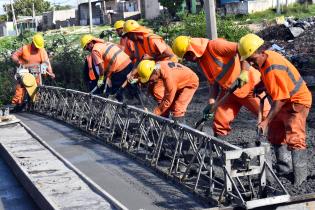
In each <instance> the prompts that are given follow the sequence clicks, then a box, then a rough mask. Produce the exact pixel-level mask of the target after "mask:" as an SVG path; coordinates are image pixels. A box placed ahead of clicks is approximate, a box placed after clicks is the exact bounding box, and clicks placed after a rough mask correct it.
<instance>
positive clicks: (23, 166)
mask: <svg viewBox="0 0 315 210" xmlns="http://www.w3.org/2000/svg"><path fill="white" fill-rule="evenodd" d="M0 133H1V135H0V152H1V156H2V157H3V158H4V160H5V161H6V162H7V163H8V165H10V167H11V168H12V170H13V171H14V174H16V176H17V177H18V179H19V180H20V181H21V182H22V183H23V186H24V187H25V189H26V190H27V191H28V193H30V195H32V198H33V200H34V202H36V203H37V204H38V206H39V207H40V208H41V209H100V210H106V209H108V210H109V209H116V208H115V207H114V206H112V205H111V204H110V203H109V202H108V201H107V199H106V198H105V197H102V196H101V195H99V194H98V193H96V192H95V191H94V188H93V189H92V187H91V183H87V182H86V181H85V180H83V179H82V178H81V176H79V175H78V174H77V172H76V171H74V168H73V167H70V166H69V164H68V163H67V164H66V163H65V162H64V161H62V160H61V159H60V158H59V157H57V156H56V155H57V154H56V153H53V152H52V151H51V150H50V149H48V148H47V147H46V146H44V145H43V144H42V143H41V142H40V141H39V140H38V139H36V138H34V137H33V136H31V135H30V133H29V132H28V131H27V130H26V129H25V128H24V127H23V126H22V125H21V124H20V123H13V124H10V125H6V126H1V127H0ZM4 179H5V180H4V181H6V178H4ZM25 209H27V208H25Z"/></svg>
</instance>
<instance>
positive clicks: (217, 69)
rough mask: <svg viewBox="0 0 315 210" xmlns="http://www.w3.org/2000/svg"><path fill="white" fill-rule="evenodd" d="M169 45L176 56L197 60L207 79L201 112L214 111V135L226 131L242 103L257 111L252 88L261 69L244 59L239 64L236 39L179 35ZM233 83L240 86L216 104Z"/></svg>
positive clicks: (254, 111)
mask: <svg viewBox="0 0 315 210" xmlns="http://www.w3.org/2000/svg"><path fill="white" fill-rule="evenodd" d="M172 48H173V51H174V52H175V54H176V55H177V56H179V57H181V58H184V59H186V60H187V61H191V62H197V63H198V64H199V66H200V67H201V68H202V70H203V73H204V75H205V76H206V78H207V79H208V81H209V83H210V98H209V101H208V103H207V105H206V107H205V108H204V110H203V116H204V118H211V117H212V113H213V112H214V122H213V131H214V134H215V136H218V137H220V138H224V136H226V135H228V134H229V132H230V131H231V122H232V121H233V120H234V119H235V117H236V116H237V114H238V113H239V111H240V109H241V107H242V106H245V107H246V108H247V109H248V110H249V111H251V112H252V113H253V114H254V115H256V116H257V115H258V112H259V99H257V98H255V97H254V95H253V90H254V87H255V85H256V84H258V83H259V81H260V73H259V72H258V71H253V70H251V69H250V66H249V65H248V63H245V62H243V63H242V67H241V62H240V58H239V55H238V50H237V43H234V42H229V41H226V40H224V39H215V40H209V39H205V38H191V37H188V36H179V37H177V38H176V39H175V40H174V42H173V46H172ZM249 70H250V71H249ZM234 85H238V86H239V87H240V88H238V89H237V90H236V91H234V92H233V93H232V94H230V95H229V96H227V98H226V99H225V100H224V101H221V104H216V105H215V103H216V102H217V101H220V100H219V99H221V98H222V97H223V96H224V95H225V94H226V93H227V92H228V90H229V88H232V86H234ZM219 88H220V89H221V92H220V93H219ZM216 99H218V100H216ZM265 104H266V105H265V107H264V112H265V114H266V113H267V112H268V110H269V104H268V103H265ZM217 105H218V108H217V109H216V110H213V107H214V106H217Z"/></svg>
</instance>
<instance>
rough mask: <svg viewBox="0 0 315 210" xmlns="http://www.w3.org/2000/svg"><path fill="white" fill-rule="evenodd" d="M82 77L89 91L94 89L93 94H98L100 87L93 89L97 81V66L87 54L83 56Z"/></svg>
mask: <svg viewBox="0 0 315 210" xmlns="http://www.w3.org/2000/svg"><path fill="white" fill-rule="evenodd" d="M83 78H84V81H85V83H86V85H87V87H88V89H89V91H92V90H94V92H93V93H94V94H100V93H101V92H102V90H101V89H96V90H95V89H94V88H95V87H96V86H97V81H98V78H99V69H98V66H97V65H95V64H94V63H93V59H92V55H91V54H89V55H87V56H86V58H85V64H84V69H83Z"/></svg>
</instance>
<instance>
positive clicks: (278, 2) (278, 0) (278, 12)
mask: <svg viewBox="0 0 315 210" xmlns="http://www.w3.org/2000/svg"><path fill="white" fill-rule="evenodd" d="M277 14H278V15H280V14H281V9H280V0H277Z"/></svg>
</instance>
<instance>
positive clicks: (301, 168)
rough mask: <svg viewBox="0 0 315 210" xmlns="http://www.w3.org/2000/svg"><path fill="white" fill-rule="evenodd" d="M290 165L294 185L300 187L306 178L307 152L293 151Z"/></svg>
mask: <svg viewBox="0 0 315 210" xmlns="http://www.w3.org/2000/svg"><path fill="white" fill-rule="evenodd" d="M292 163H293V174H294V185H295V186H300V185H301V184H302V183H303V182H304V181H306V178H307V151H306V149H304V150H293V151H292Z"/></svg>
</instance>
